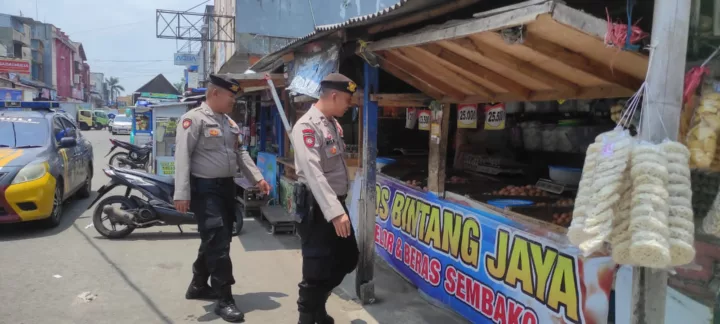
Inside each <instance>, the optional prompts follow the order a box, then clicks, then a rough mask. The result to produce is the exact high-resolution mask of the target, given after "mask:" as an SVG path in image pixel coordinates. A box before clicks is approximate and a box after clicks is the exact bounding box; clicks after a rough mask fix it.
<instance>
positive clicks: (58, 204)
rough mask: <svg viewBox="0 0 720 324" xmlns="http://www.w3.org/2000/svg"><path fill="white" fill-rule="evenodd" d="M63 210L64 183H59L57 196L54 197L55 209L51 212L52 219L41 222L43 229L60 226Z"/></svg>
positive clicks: (56, 190)
mask: <svg viewBox="0 0 720 324" xmlns="http://www.w3.org/2000/svg"><path fill="white" fill-rule="evenodd" d="M62 209H63V192H62V181H58V182H57V184H56V185H55V194H54V195H53V207H52V211H51V212H50V217H48V218H46V219H43V220H42V221H40V223H41V225H42V226H43V227H47V228H53V227H57V226H58V225H60V220H61V219H62Z"/></svg>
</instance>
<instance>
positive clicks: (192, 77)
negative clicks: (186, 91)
mask: <svg viewBox="0 0 720 324" xmlns="http://www.w3.org/2000/svg"><path fill="white" fill-rule="evenodd" d="M199 81H200V73H198V72H188V75H187V87H188V88H190V89H195V88H197V87H198V86H199Z"/></svg>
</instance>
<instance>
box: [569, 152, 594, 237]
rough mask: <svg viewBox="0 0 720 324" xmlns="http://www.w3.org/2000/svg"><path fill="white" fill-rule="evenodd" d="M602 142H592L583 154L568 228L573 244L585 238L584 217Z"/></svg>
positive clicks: (588, 204) (588, 203)
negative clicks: (583, 157) (583, 161)
mask: <svg viewBox="0 0 720 324" xmlns="http://www.w3.org/2000/svg"><path fill="white" fill-rule="evenodd" d="M601 150H602V144H600V143H593V144H590V146H588V149H587V153H586V155H585V163H584V164H583V171H582V177H581V178H580V184H579V185H578V193H577V196H576V197H575V208H574V209H573V219H572V223H570V228H569V229H568V239H569V240H570V242H571V243H572V244H574V245H580V244H581V243H582V242H584V241H585V240H586V238H587V235H586V234H585V218H586V217H587V210H588V207H589V206H590V196H591V195H592V185H593V177H594V176H595V167H596V165H597V160H598V157H599V156H600V151H601Z"/></svg>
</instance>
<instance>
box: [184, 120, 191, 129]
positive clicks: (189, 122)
mask: <svg viewBox="0 0 720 324" xmlns="http://www.w3.org/2000/svg"><path fill="white" fill-rule="evenodd" d="M190 125H192V119H190V118H185V119H183V122H182V127H183V129H188V127H190Z"/></svg>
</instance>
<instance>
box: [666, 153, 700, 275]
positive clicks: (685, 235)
mask: <svg viewBox="0 0 720 324" xmlns="http://www.w3.org/2000/svg"><path fill="white" fill-rule="evenodd" d="M660 147H662V149H663V151H664V152H665V155H666V156H667V162H668V165H667V169H668V187H667V188H668V193H669V196H670V198H669V199H668V204H669V213H668V216H669V218H668V226H669V228H670V241H669V242H670V265H671V266H679V265H683V264H688V263H690V262H692V260H693V259H695V247H694V246H693V242H694V235H695V223H694V222H693V210H692V188H691V186H690V167H689V165H688V162H689V160H690V151H689V150H688V149H687V148H686V147H685V146H684V145H682V144H680V143H677V142H669V141H666V142H664V143H662V144H660Z"/></svg>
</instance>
